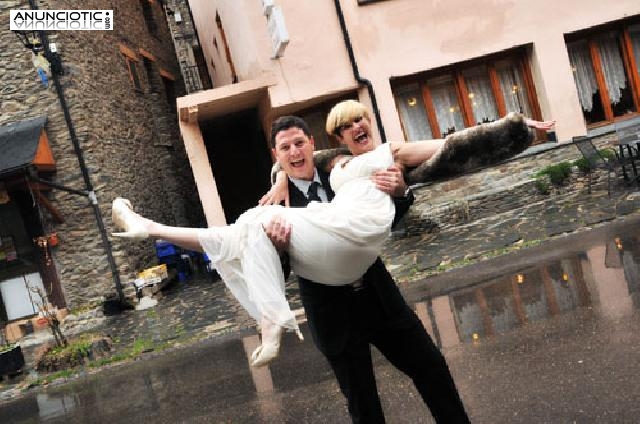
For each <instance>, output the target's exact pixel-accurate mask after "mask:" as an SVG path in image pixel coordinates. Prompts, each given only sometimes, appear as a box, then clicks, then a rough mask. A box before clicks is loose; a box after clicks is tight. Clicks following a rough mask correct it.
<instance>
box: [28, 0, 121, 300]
mask: <svg viewBox="0 0 640 424" xmlns="http://www.w3.org/2000/svg"><path fill="white" fill-rule="evenodd" d="M29 6H31V9H33V10H38V6H37V5H36V2H35V0H29ZM40 36H41V39H42V46H43V47H44V52H45V56H49V55H50V54H51V52H50V50H49V39H48V37H47V33H46V32H45V31H40ZM51 75H52V76H53V83H54V84H55V86H56V93H57V94H58V100H59V101H60V106H61V107H62V112H63V113H64V120H65V122H66V124H67V129H68V130H69V136H70V137H71V142H72V144H73V149H74V151H75V153H76V156H77V158H78V163H79V165H80V171H81V172H82V178H83V179H84V186H85V190H84V193H82V192H80V193H79V194H84V195H86V196H87V197H88V198H89V201H90V202H91V207H92V208H93V214H94V215H95V217H96V222H97V224H98V230H99V231H100V237H101V238H102V246H103V248H104V250H105V252H106V253H107V261H108V262H109V268H110V269H111V276H112V278H113V283H114V284H115V286H116V291H117V292H118V299H119V300H120V304H121V305H124V303H125V298H124V293H123V291H122V283H121V281H120V274H119V273H118V268H117V266H116V262H115V260H114V259H113V252H112V251H111V243H110V242H109V238H108V236H107V231H106V229H105V227H104V222H103V221H102V214H101V213H100V208H99V207H98V199H97V198H96V193H95V192H94V191H93V185H92V184H91V178H90V177H89V170H88V169H87V165H86V164H85V161H84V155H83V153H82V149H81V147H80V143H79V142H78V137H77V135H76V130H75V127H74V126H73V121H71V114H70V113H69V107H68V106H67V100H66V98H65V96H64V88H63V87H62V84H60V77H59V76H58V73H57V72H51ZM85 193H86V194H85Z"/></svg>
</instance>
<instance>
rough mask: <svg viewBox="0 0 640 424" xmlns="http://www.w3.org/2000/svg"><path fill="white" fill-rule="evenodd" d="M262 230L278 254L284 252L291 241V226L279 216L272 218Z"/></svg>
mask: <svg viewBox="0 0 640 424" xmlns="http://www.w3.org/2000/svg"><path fill="white" fill-rule="evenodd" d="M263 228H264V232H265V234H266V235H267V237H268V238H269V240H271V243H273V247H275V248H276V250H277V251H278V254H282V253H284V252H286V251H287V249H288V248H289V241H290V240H291V224H289V223H288V222H287V221H286V220H285V219H284V218H282V217H281V216H274V217H273V218H271V221H269V222H268V223H267V225H264V226H263Z"/></svg>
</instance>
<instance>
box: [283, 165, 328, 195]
mask: <svg viewBox="0 0 640 424" xmlns="http://www.w3.org/2000/svg"><path fill="white" fill-rule="evenodd" d="M289 179H290V180H291V182H292V183H293V184H294V185H295V186H296V188H297V189H298V190H300V191H301V192H303V193H304V194H305V195H306V194H307V192H308V191H309V186H310V185H311V183H312V182H314V181H317V182H319V183H320V186H321V187H322V181H321V180H320V175H318V170H317V169H315V168H314V169H313V180H310V181H309V180H301V179H300V178H293V177H289Z"/></svg>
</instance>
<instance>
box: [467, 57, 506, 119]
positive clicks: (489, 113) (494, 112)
mask: <svg viewBox="0 0 640 424" xmlns="http://www.w3.org/2000/svg"><path fill="white" fill-rule="evenodd" d="M462 74H463V76H464V81H465V83H466V85H467V91H468V93H469V102H470V103H471V106H472V107H473V116H474V118H475V120H476V121H477V123H478V124H481V123H482V122H492V121H495V120H496V119H498V118H499V116H498V108H497V107H496V102H495V99H494V97H493V90H492V89H491V83H490V82H489V75H488V74H487V71H486V69H485V68H473V69H469V70H466V71H464V72H463V73H462Z"/></svg>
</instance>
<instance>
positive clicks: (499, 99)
mask: <svg viewBox="0 0 640 424" xmlns="http://www.w3.org/2000/svg"><path fill="white" fill-rule="evenodd" d="M487 71H488V72H489V81H491V89H492V90H493V97H494V98H495V99H496V106H497V108H498V116H505V115H506V114H507V106H506V105H505V102H504V94H503V93H502V89H501V88H500V80H499V79H498V72H497V71H496V67H495V66H493V64H490V65H488V66H487Z"/></svg>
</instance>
